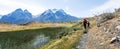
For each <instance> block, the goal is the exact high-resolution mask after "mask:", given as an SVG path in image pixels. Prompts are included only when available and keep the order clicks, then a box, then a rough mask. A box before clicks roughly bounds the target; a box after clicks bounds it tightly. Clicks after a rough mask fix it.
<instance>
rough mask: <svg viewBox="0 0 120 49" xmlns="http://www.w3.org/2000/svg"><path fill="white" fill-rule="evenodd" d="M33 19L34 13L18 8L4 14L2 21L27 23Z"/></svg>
mask: <svg viewBox="0 0 120 49" xmlns="http://www.w3.org/2000/svg"><path fill="white" fill-rule="evenodd" d="M31 19H32V14H31V13H30V12H29V11H28V10H24V11H23V10H22V9H20V8H19V9H16V10H15V11H13V12H12V13H10V14H8V15H4V16H2V18H1V19H0V21H1V22H7V23H12V24H26V23H28V22H30V21H31Z"/></svg>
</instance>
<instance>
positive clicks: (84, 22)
mask: <svg viewBox="0 0 120 49" xmlns="http://www.w3.org/2000/svg"><path fill="white" fill-rule="evenodd" d="M83 26H84V29H85V30H86V28H87V20H86V19H84V20H83Z"/></svg>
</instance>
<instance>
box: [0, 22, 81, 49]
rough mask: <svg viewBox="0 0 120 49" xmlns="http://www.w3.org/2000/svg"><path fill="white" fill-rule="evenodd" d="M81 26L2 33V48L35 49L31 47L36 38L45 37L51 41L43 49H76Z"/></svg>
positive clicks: (0, 39)
mask: <svg viewBox="0 0 120 49" xmlns="http://www.w3.org/2000/svg"><path fill="white" fill-rule="evenodd" d="M79 25H80V24H75V25H73V26H70V27H46V28H40V29H27V30H17V31H6V32H0V48H2V49H35V48H34V47H33V46H31V43H32V41H33V40H34V39H35V38H36V36H40V35H44V36H45V37H49V38H50V41H49V42H48V43H46V44H45V45H43V46H42V47H41V48H42V49H52V48H54V49H58V48H60V49H70V48H71V49H74V48H75V47H76V43H78V40H79V38H80V36H81V35H82V32H81V31H82V28H81V27H80V26H79ZM78 26H79V27H78ZM41 48H40V49H41Z"/></svg>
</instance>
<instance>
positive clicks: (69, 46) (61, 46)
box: [39, 23, 83, 49]
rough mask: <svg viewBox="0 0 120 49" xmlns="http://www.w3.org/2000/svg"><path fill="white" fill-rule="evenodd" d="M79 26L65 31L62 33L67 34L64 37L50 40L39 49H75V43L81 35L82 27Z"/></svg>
mask: <svg viewBox="0 0 120 49" xmlns="http://www.w3.org/2000/svg"><path fill="white" fill-rule="evenodd" d="M80 24H81V23H77V24H75V25H73V26H72V27H70V28H68V29H67V30H65V31H66V32H65V31H64V32H63V33H64V34H65V33H67V35H66V36H62V37H61V38H60V39H55V40H52V41H50V42H49V43H47V44H46V45H44V46H43V47H41V48H39V49H76V46H77V43H78V42H79V40H80V38H81V37H82V35H83V29H82V27H81V26H82V25H80Z"/></svg>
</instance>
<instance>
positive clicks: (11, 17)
mask: <svg viewBox="0 0 120 49" xmlns="http://www.w3.org/2000/svg"><path fill="white" fill-rule="evenodd" d="M74 20H79V18H76V17H74V16H71V15H69V14H67V13H66V12H65V11H64V10H62V9H59V10H58V9H48V10H46V11H45V12H43V13H41V14H40V15H37V17H35V18H33V15H32V14H31V13H30V12H29V11H28V10H22V9H21V8H19V9H16V10H15V11H13V12H11V13H9V14H8V15H3V16H2V18H1V19H0V22H6V23H12V24H26V23H29V22H69V21H74Z"/></svg>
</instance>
